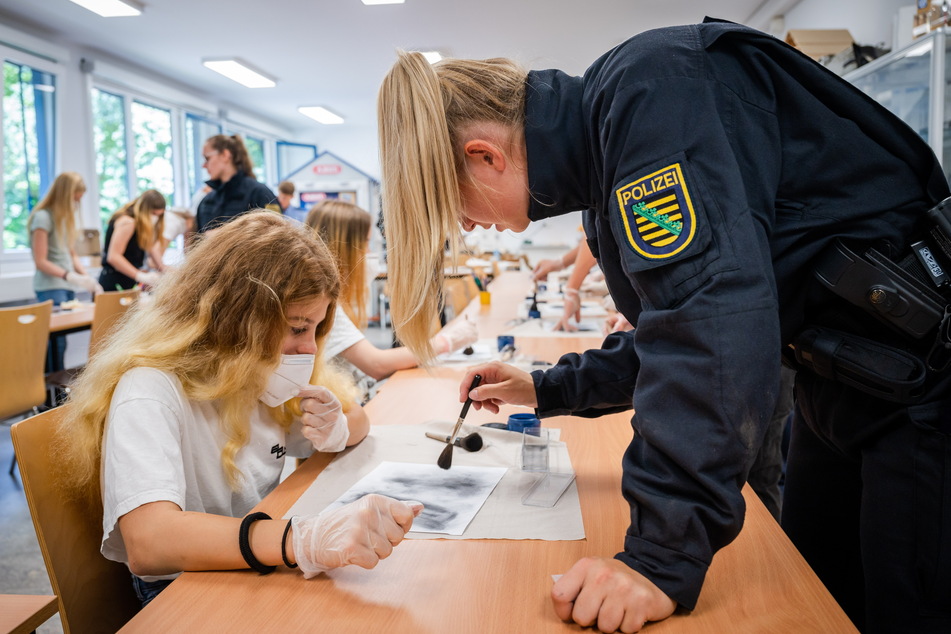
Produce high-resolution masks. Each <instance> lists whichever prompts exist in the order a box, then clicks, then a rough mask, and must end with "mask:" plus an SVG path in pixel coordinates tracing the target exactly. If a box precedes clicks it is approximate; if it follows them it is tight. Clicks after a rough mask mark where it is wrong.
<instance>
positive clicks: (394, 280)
mask: <svg viewBox="0 0 951 634" xmlns="http://www.w3.org/2000/svg"><path fill="white" fill-rule="evenodd" d="M379 107H380V111H379V118H380V133H381V136H380V143H381V159H382V167H383V192H384V199H383V211H384V214H385V216H386V225H387V228H388V236H387V238H388V248H389V254H388V266H389V284H390V290H391V298H392V299H391V309H392V316H393V321H394V324H395V327H396V332H397V336H398V337H399V339H400V340H401V341H402V342H403V343H404V344H406V345H407V346H409V347H410V348H411V349H414V350H419V351H422V352H418V353H417V354H418V356H420V355H421V354H424V353H425V351H426V350H427V343H426V339H425V336H426V333H428V330H427V329H426V327H427V324H425V323H423V322H425V318H424V316H425V315H429V314H432V313H433V312H434V310H431V309H432V306H431V304H432V303H433V302H435V301H436V300H435V299H434V298H436V297H438V288H439V286H440V284H441V280H440V279H439V274H438V272H439V271H441V270H442V268H441V266H442V265H441V262H442V257H443V244H444V243H445V240H446V239H447V237H448V238H450V242H453V240H452V238H453V237H454V236H455V235H457V234H458V232H459V225H460V224H461V226H462V227H463V228H464V229H466V230H470V229H472V228H474V227H476V226H481V227H484V228H491V227H492V226H493V225H494V227H495V228H496V229H497V230H500V231H501V230H504V229H512V230H514V231H522V230H524V229H525V228H526V227H527V226H528V225H529V223H530V222H532V221H535V220H539V219H542V218H546V217H549V216H553V215H558V214H562V213H567V212H570V211H575V210H582V211H583V217H584V228H585V233H586V235H587V240H588V244H589V246H590V247H591V250H592V252H593V253H594V255H595V256H596V257H597V259H598V262H599V264H600V266H601V270H602V271H603V272H604V275H605V280H606V282H607V284H608V288H609V290H610V293H611V296H612V297H613V298H614V300H615V302H616V304H617V308H618V310H619V311H620V312H622V313H623V314H624V316H625V317H626V318H627V319H628V320H629V321H630V322H631V323H632V324H634V325H635V329H634V330H633V331H632V332H621V333H614V334H611V335H609V336H608V337H607V338H606V339H605V341H604V343H603V346H602V348H601V349H598V350H589V351H588V352H585V353H584V354H582V355H577V354H570V355H566V356H565V357H563V358H562V359H561V360H560V362H559V363H558V364H557V365H556V366H554V367H553V368H551V369H550V370H547V371H536V372H533V373H531V374H528V373H526V372H523V371H521V370H518V369H516V368H513V367H511V366H506V365H504V364H500V363H498V362H495V363H492V364H488V365H483V366H478V367H475V368H472V369H470V371H469V372H468V374H467V376H466V377H465V378H464V379H463V381H462V384H461V387H460V399H464V398H465V397H466V396H470V397H471V398H472V399H473V401H474V403H475V404H476V407H479V406H482V407H486V408H488V409H490V410H492V411H497V410H498V406H499V405H500V404H502V403H514V404H520V405H528V406H533V407H535V408H536V409H537V412H538V414H539V415H541V416H555V415H565V414H573V415H576V416H588V417H595V416H598V415H601V414H603V413H609V412H617V411H622V410H626V409H631V408H632V407H633V408H635V410H636V412H635V414H634V415H633V418H632V421H631V422H632V426H633V428H634V432H635V433H634V438H633V440H632V441H631V444H630V446H629V447H628V448H627V450H626V451H625V452H624V456H623V469H624V475H623V479H622V489H623V494H624V496H625V498H626V499H627V500H628V502H629V503H630V507H631V525H630V528H629V529H628V531H627V534H626V535H625V538H624V550H623V551H622V552H620V553H618V554H617V555H616V556H615V557H614V558H613V559H611V558H598V557H594V558H586V559H583V560H581V561H579V562H578V563H576V564H575V565H574V566H573V567H572V568H571V569H570V570H569V571H568V572H567V573H566V574H565V575H564V576H562V577H561V579H560V580H559V581H557V582H556V583H555V584H554V586H553V589H552V600H553V603H554V608H555V611H556V613H557V614H558V616H559V617H561V618H563V619H570V620H574V621H575V622H577V623H579V624H581V625H583V626H587V625H596V626H597V627H598V628H600V629H601V630H602V631H605V632H613V631H615V630H618V629H620V630H621V631H623V632H633V631H638V630H639V629H640V628H641V627H642V626H643V625H644V623H645V622H646V621H652V620H660V619H663V618H666V617H667V616H669V615H670V614H671V613H672V612H673V610H674V608H675V607H676V606H677V605H679V606H681V607H682V608H686V609H692V608H693V607H694V606H695V604H696V601H697V597H698V595H699V594H700V590H701V587H702V584H703V580H704V576H705V574H706V571H707V568H708V566H709V565H710V562H711V560H712V558H713V555H714V553H716V552H717V551H718V550H719V549H721V548H723V547H724V546H726V545H727V544H729V543H730V542H731V541H732V540H733V539H734V538H735V537H736V535H737V534H738V533H739V531H740V528H741V527H742V524H743V517H744V512H745V503H744V498H743V496H742V495H741V491H740V489H741V487H742V486H743V484H744V482H745V481H746V478H747V476H748V472H749V469H750V467H751V464H752V459H753V456H754V455H755V453H756V450H757V449H758V447H759V446H760V444H761V442H762V439H763V434H764V430H765V429H766V425H767V421H768V419H769V416H770V414H771V412H772V411H773V409H774V405H775V402H776V398H777V395H778V393H779V390H780V361H779V360H780V357H781V352H782V351H783V349H787V350H789V348H788V346H789V345H790V344H793V345H795V347H796V350H795V362H796V364H797V366H798V368H797V369H798V374H797V387H796V409H795V415H794V422H793V432H792V442H791V447H790V449H789V452H790V456H789V466H788V473H787V480H786V491H785V496H786V499H785V503H784V504H785V506H784V509H783V524H784V528H785V529H786V530H787V532H788V534H789V535H790V537H791V538H792V539H793V541H794V542H795V544H796V545H797V547H799V548H800V550H801V551H802V553H803V554H804V556H805V557H806V559H807V560H808V561H809V562H810V564H811V565H812V566H813V567H814V568H815V570H816V572H817V573H818V574H819V576H820V577H821V578H822V580H823V581H824V582H825V583H826V585H827V587H828V588H829V589H830V590H831V592H832V593H833V595H834V596H835V597H836V598H837V600H838V601H839V602H840V603H841V604H842V606H843V607H844V609H845V610H846V612H847V613H848V614H849V616H850V617H851V618H852V619H853V620H854V621H855V623H856V624H857V625H858V626H859V627H860V628H867V629H868V631H881V632H895V631H915V632H925V631H929V632H930V631H944V632H947V631H951V548H948V547H947V544H948V540H949V538H951V475H949V474H951V376H949V373H948V372H946V371H944V368H943V366H946V365H947V363H946V362H943V361H941V360H940V358H937V359H936V358H935V357H934V356H933V355H931V356H929V350H930V349H931V348H932V347H934V349H935V350H937V351H939V352H941V351H942V350H946V349H947V348H948V347H951V341H949V340H948V336H947V332H948V331H947V327H948V324H947V323H944V324H942V325H941V327H940V328H939V327H938V325H937V322H938V321H940V319H941V314H942V313H941V310H936V311H932V313H929V316H930V317H933V316H934V314H937V317H936V318H935V319H936V320H937V321H936V320H935V319H932V320H931V321H928V322H927V324H926V325H927V328H921V329H920V330H921V332H919V333H918V335H919V336H918V338H915V337H911V336H908V335H907V334H905V333H904V331H900V330H899V329H898V328H897V327H894V328H893V327H892V326H890V325H886V324H885V323H883V319H885V320H891V321H893V322H896V323H897V322H901V321H902V319H903V318H902V316H901V315H900V314H899V313H900V312H901V310H902V309H907V307H908V305H909V304H908V302H905V304H904V305H902V304H901V301H899V302H898V304H897V306H898V310H896V311H894V312H889V310H891V309H890V308H889V306H891V305H890V304H889V303H888V302H889V301H891V298H892V297H893V291H894V290H895V289H893V288H891V287H888V288H886V287H885V286H882V287H881V288H879V287H878V286H876V287H875V288H870V289H868V290H869V293H868V294H867V297H868V298H869V299H868V300H866V295H865V290H864V289H861V290H862V293H859V294H858V295H856V294H855V293H852V296H853V299H855V301H854V302H853V301H847V300H846V299H845V298H843V297H840V295H842V294H849V291H851V290H854V289H849V288H845V286H847V284H844V280H845V277H842V278H836V277H835V275H833V274H832V273H833V272H835V270H838V271H839V272H844V271H846V270H850V266H851V265H849V264H843V260H842V258H838V256H837V255H836V253H839V252H841V251H837V249H838V248H839V245H850V246H851V248H852V249H854V251H855V252H859V253H862V254H864V255H863V256H859V257H858V258H857V259H861V260H862V262H863V263H864V262H866V261H867V260H868V258H872V257H875V258H880V259H881V260H885V261H887V262H895V263H897V262H903V264H902V266H904V263H905V262H906V260H904V258H903V256H904V255H905V254H906V253H908V252H909V251H910V245H911V244H912V243H914V242H915V241H917V240H925V239H930V238H926V236H928V235H929V234H928V231H927V230H928V229H929V226H928V223H927V221H926V212H927V211H928V210H929V209H931V208H932V207H933V206H934V205H936V203H938V202H940V201H942V200H943V199H945V198H946V197H948V195H949V193H951V192H949V188H948V183H947V181H946V179H945V176H944V174H943V172H942V170H941V167H940V165H939V163H938V161H937V159H936V158H935V156H934V155H933V154H932V152H931V151H930V150H929V148H928V147H927V145H926V144H925V143H924V142H923V141H922V139H921V138H919V137H918V135H917V134H915V133H914V131H912V130H911V129H910V128H908V127H907V126H906V125H905V124H904V123H902V122H901V121H900V120H899V119H897V118H896V117H895V116H893V115H892V114H891V113H889V112H888V111H886V110H885V109H884V108H882V107H881V106H879V105H878V104H877V103H875V102H874V101H873V100H872V99H870V98H869V97H867V96H866V95H865V94H863V93H861V92H860V91H858V90H857V89H855V88H854V87H852V86H851V85H849V84H847V83H846V82H844V81H842V80H841V79H840V78H838V77H836V76H835V75H833V74H832V73H830V72H829V71H827V70H826V69H824V68H823V67H821V66H820V65H818V64H817V63H815V62H814V61H812V60H811V59H809V58H807V57H806V56H804V55H802V54H801V53H799V52H798V51H795V50H794V49H792V48H791V47H789V46H787V45H785V44H784V43H782V42H781V41H779V40H777V39H775V38H773V37H770V36H767V35H765V34H763V33H759V32H757V31H755V30H752V29H749V28H746V27H742V26H738V25H734V24H730V23H725V22H719V21H710V20H708V21H706V22H705V23H704V24H700V25H690V26H683V27H671V28H664V29H659V30H654V31H648V32H645V33H642V34H640V35H637V36H635V37H633V38H632V39H630V40H628V41H627V42H625V43H623V44H621V45H619V46H618V47H616V48H615V49H613V50H611V51H609V52H608V53H606V54H605V55H604V56H602V57H601V58H600V59H598V60H597V61H595V62H594V64H593V65H592V66H591V67H590V68H589V69H588V70H587V71H586V72H585V74H584V75H583V76H582V77H572V76H569V75H567V74H565V73H563V72H560V71H557V70H543V71H532V72H525V71H524V70H522V69H520V68H519V67H518V66H517V65H515V64H514V63H513V62H511V61H509V60H503V59H492V60H482V61H472V60H445V61H443V62H440V63H438V64H436V65H434V66H430V65H429V64H428V63H427V62H426V61H425V59H424V58H423V57H422V56H421V55H419V54H418V53H402V54H400V56H399V59H398V61H397V63H396V64H395V65H394V67H393V68H392V69H391V70H390V72H389V74H388V75H387V77H386V79H385V80H384V82H383V85H382V87H381V90H380V97H379ZM871 247H874V250H870V249H871ZM830 253H831V254H832V255H831V256H830V255H829V254H830ZM880 256H881V257H880ZM830 257H832V259H831V260H830V259H829V258H830ZM836 258H838V259H836ZM912 259H914V258H912ZM907 262H910V260H908V261H907ZM830 263H831V264H830ZM853 263H854V262H853ZM833 265H834V266H833ZM835 266H838V267H839V269H835ZM882 266H883V267H884V266H885V265H882ZM894 266H897V265H894ZM909 266H911V264H909ZM817 267H821V268H823V270H824V271H825V277H824V278H823V279H826V281H827V282H828V284H829V286H834V287H835V291H833V290H831V289H830V288H829V287H827V285H826V284H824V283H822V282H821V281H820V280H819V279H818V278H817V276H816V268H817ZM873 268H874V267H873ZM876 270H878V269H876ZM434 272H435V274H434ZM910 286H914V284H911V285H910ZM910 286H909V287H910ZM901 292H903V291H899V295H900V294H901ZM918 292H919V290H915V291H914V293H912V295H914V294H915V293H918ZM909 297H910V295H904V296H903V299H908V298H909ZM856 298H857V299H856ZM869 302H880V305H879V306H878V309H881V310H880V311H879V312H878V313H877V314H879V315H880V316H881V317H882V318H883V319H878V318H876V317H875V316H873V314H872V313H873V312H875V311H876V310H877V309H876V308H875V307H873V306H872V305H871V304H869ZM934 303H935V302H932V304H934ZM855 304H862V305H863V306H864V308H863V307H860V306H858V305H855ZM916 310H917V309H916ZM911 313H915V311H910V312H909V314H911ZM915 314H917V313H915ZM930 317H929V318H930ZM947 321H948V319H947V317H946V318H945V322H947ZM904 325H905V326H910V325H914V326H918V325H919V324H908V323H906V324H904ZM939 356H940V355H939ZM476 372H478V373H480V374H481V375H482V376H483V382H482V385H480V386H479V387H478V388H476V389H474V390H472V391H471V392H470V391H468V385H469V382H470V381H471V379H472V375H473V374H474V373H476ZM592 433H596V431H595V430H594V429H592Z"/></svg>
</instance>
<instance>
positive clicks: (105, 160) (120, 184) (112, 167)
mask: <svg viewBox="0 0 951 634" xmlns="http://www.w3.org/2000/svg"><path fill="white" fill-rule="evenodd" d="M92 104H93V142H94V143H95V147H96V175H97V176H98V178H99V217H100V221H101V223H102V226H103V228H104V227H105V226H106V224H108V222H109V218H110V217H111V216H112V214H113V213H114V212H115V211H116V210H117V209H118V208H119V207H121V206H122V205H124V204H125V203H126V202H128V200H129V198H130V196H129V169H128V162H127V160H126V157H127V152H126V122H125V102H124V100H123V98H122V97H121V96H120V95H115V94H112V93H109V92H106V91H104V90H99V89H93V100H92ZM103 235H105V234H103Z"/></svg>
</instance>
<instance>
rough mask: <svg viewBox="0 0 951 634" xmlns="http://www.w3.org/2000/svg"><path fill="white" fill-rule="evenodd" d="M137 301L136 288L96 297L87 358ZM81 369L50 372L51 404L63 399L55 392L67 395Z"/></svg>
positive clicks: (47, 381) (101, 294)
mask: <svg viewBox="0 0 951 634" xmlns="http://www.w3.org/2000/svg"><path fill="white" fill-rule="evenodd" d="M138 299H139V289H137V288H135V289H132V290H128V291H107V292H105V293H99V294H98V295H96V299H95V308H94V309H93V316H92V325H91V326H90V331H89V357H92V356H93V355H94V354H95V353H96V350H98V349H99V347H100V346H101V345H102V344H103V342H104V341H105V340H106V339H107V338H108V335H109V333H110V332H111V331H112V329H113V328H114V327H115V326H116V323H117V322H118V321H119V318H120V317H122V315H124V314H125V313H126V311H128V310H129V309H130V308H132V306H134V305H135V302H136V301H138ZM82 369H83V367H82V366H80V367H78V368H66V369H64V370H57V371H56V372H51V373H50V374H49V375H47V376H46V386H47V388H48V389H49V390H50V392H51V402H52V403H54V404H55V403H59V402H61V401H62V400H63V398H59V397H57V395H56V394H57V392H63V393H64V394H69V386H70V385H71V384H72V382H73V380H74V379H75V378H76V375H78V374H79V373H80V372H81V371H82Z"/></svg>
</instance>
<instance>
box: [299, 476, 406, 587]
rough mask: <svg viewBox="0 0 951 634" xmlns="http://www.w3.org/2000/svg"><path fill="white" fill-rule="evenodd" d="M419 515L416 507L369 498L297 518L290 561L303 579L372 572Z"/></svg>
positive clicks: (384, 498) (383, 499)
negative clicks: (336, 571) (350, 569)
mask: <svg viewBox="0 0 951 634" xmlns="http://www.w3.org/2000/svg"><path fill="white" fill-rule="evenodd" d="M422 510H423V505H422V504H420V503H419V502H400V501H399V500H394V499H393V498H390V497H386V496H383V495H378V494H376V493H371V494H369V495H365V496H363V497H362V498H360V499H359V500H357V501H356V502H351V503H350V504H346V505H344V506H341V507H339V508H336V509H333V510H331V511H323V512H322V513H320V514H318V515H310V516H304V517H297V516H295V517H294V518H293V519H292V520H291V522H292V524H291V526H292V528H293V535H292V537H293V545H294V556H295V557H296V558H297V564H298V565H299V566H300V569H301V572H303V573H304V577H305V578H307V579H310V578H311V577H315V576H317V575H319V574H320V573H322V572H326V571H327V570H331V569H333V568H340V567H341V566H346V565H347V564H356V565H357V566H360V567H361V568H373V567H374V566H376V564H377V563H378V562H379V561H380V560H381V559H386V558H387V557H389V556H390V553H391V552H393V547H394V546H396V545H397V544H399V543H400V542H401V541H403V536H404V535H406V533H407V531H409V529H410V528H411V527H412V526H413V518H414V517H416V516H417V515H419V513H420V511H422Z"/></svg>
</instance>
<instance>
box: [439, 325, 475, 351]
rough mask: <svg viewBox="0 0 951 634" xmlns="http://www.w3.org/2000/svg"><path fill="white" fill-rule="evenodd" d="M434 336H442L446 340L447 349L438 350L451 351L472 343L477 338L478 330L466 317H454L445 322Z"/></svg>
mask: <svg viewBox="0 0 951 634" xmlns="http://www.w3.org/2000/svg"><path fill="white" fill-rule="evenodd" d="M436 337H442V338H443V339H445V340H446V346H447V349H446V350H440V352H453V351H454V350H459V349H460V348H465V347H466V346H469V345H472V344H474V343H475V342H476V341H477V340H478V339H479V330H478V329H477V328H476V325H475V324H474V323H473V322H471V321H469V320H468V319H456V320H454V321H452V322H450V323H448V324H446V326H445V327H444V328H443V329H442V330H440V331H439V332H438V333H437V334H436ZM437 349H438V347H437Z"/></svg>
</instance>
